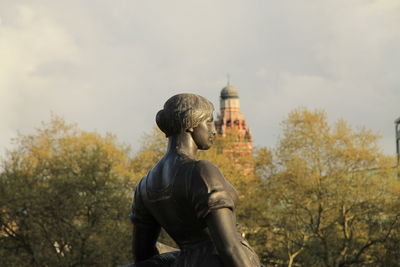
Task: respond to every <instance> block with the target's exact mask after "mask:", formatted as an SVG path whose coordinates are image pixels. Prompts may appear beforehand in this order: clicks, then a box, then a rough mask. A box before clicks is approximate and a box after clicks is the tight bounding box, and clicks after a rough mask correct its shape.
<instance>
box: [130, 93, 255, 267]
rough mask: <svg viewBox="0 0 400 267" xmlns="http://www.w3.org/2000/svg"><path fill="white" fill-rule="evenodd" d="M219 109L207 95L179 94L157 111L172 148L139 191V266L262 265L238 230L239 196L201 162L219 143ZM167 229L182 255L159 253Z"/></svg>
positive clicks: (136, 217) (135, 207)
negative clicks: (216, 111)
mask: <svg viewBox="0 0 400 267" xmlns="http://www.w3.org/2000/svg"><path fill="white" fill-rule="evenodd" d="M213 111H214V107H213V105H212V104H211V102H210V101H208V100H207V99H205V98H204V97H202V96H199V95H194V94H179V95H175V96H173V97H171V98H170V99H168V101H167V102H166V103H165V104H164V109H162V110H160V111H159V112H158V113H157V116H156V121H157V125H158V126H159V128H160V129H161V130H162V131H163V132H164V133H165V135H166V136H167V137H168V149H167V152H166V153H165V155H164V157H163V158H162V159H161V160H160V161H159V162H158V163H157V164H156V165H155V166H154V168H153V169H152V170H151V171H150V172H149V173H148V175H147V176H145V177H144V178H142V179H141V181H140V182H139V184H138V186H137V187H136V190H135V196H134V201H133V205H132V214H131V218H132V221H133V224H134V233H133V254H134V258H135V262H136V265H135V266H173V267H217V266H218V267H222V266H225V267H259V266H260V262H259V259H258V257H257V255H256V254H255V253H254V251H253V250H252V248H251V247H250V246H249V244H248V243H247V241H246V240H244V239H243V238H242V236H241V235H240V234H239V232H238V231H237V229H236V221H235V220H236V216H235V204H236V202H237V199H238V196H237V192H236V191H235V189H234V188H233V187H232V185H230V184H229V182H228V181H227V180H226V179H225V178H224V176H223V175H222V173H221V172H220V171H219V169H218V168H217V167H215V166H214V165H213V164H212V163H211V162H208V161H205V160H197V159H196V152H197V150H198V149H201V150H206V149H209V148H210V147H211V145H212V144H213V141H214V138H215V135H216V131H215V127H214V121H213ZM161 227H162V228H164V229H165V231H166V232H167V233H168V234H169V235H170V236H171V237H172V239H174V241H175V242H176V244H177V245H178V246H179V249H180V251H178V252H171V253H165V254H158V250H157V248H156V241H157V238H158V235H159V233H160V229H161Z"/></svg>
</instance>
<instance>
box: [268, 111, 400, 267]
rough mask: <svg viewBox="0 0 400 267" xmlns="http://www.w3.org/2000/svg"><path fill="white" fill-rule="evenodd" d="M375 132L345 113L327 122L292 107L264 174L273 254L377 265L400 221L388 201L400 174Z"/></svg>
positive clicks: (321, 262) (308, 261) (308, 262)
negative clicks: (268, 170)
mask: <svg viewBox="0 0 400 267" xmlns="http://www.w3.org/2000/svg"><path fill="white" fill-rule="evenodd" d="M377 140H378V136H377V135H375V134H373V133H372V132H371V131H370V130H367V129H365V128H359V129H357V130H354V129H352V127H350V125H349V124H348V123H346V122H345V121H343V120H339V121H338V122H337V123H336V124H334V125H333V126H330V125H329V123H328V122H327V118H326V114H325V112H323V111H315V112H311V111H309V110H307V109H297V110H294V111H293V112H291V113H290V114H289V116H288V118H287V119H286V120H285V121H284V122H283V133H282V137H281V139H280V143H279V146H278V147H277V149H276V153H275V159H274V165H275V167H274V168H275V171H274V172H273V173H272V175H271V176H270V177H269V178H268V179H267V180H266V183H267V190H268V191H267V192H268V197H267V198H266V201H265V203H266V209H268V211H269V212H268V217H269V218H268V220H269V221H270V222H271V229H270V239H269V243H270V245H272V246H273V247H274V249H273V251H272V253H273V255H274V257H276V258H280V259H283V260H285V261H286V262H287V263H288V266H293V264H295V262H298V263H303V265H304V266H332V267H334V266H335V267H336V266H351V265H357V266H379V264H380V260H381V259H379V257H378V254H379V253H384V252H383V250H384V246H383V244H385V243H386V242H387V241H388V240H390V238H392V237H393V233H394V230H395V229H396V227H398V223H399V222H398V213H396V212H395V209H393V205H391V203H393V199H394V197H395V195H394V192H393V190H392V188H393V187H396V186H397V187H398V184H399V182H398V180H397V178H396V177H395V175H394V171H393V168H392V166H393V165H392V164H393V162H392V159H391V158H388V157H386V156H384V155H383V154H382V153H381V152H380V150H379V147H378V145H377ZM303 265H302V266H303Z"/></svg>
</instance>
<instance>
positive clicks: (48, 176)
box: [0, 117, 135, 266]
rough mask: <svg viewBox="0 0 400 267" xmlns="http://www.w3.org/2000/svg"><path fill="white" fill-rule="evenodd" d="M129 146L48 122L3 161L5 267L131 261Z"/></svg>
mask: <svg viewBox="0 0 400 267" xmlns="http://www.w3.org/2000/svg"><path fill="white" fill-rule="evenodd" d="M133 176H134V175H133V173H132V168H131V163H130V159H129V149H128V147H126V146H124V145H121V144H118V143H117V142H116V139H115V137H114V136H112V135H106V136H100V135H99V134H96V133H91V132H85V131H81V130H79V129H78V128H77V127H76V126H74V125H68V124H66V123H65V122H64V121H63V120H62V119H60V118H57V117H53V118H52V120H51V121H50V122H49V123H46V124H43V125H42V127H41V128H40V129H37V130H36V132H35V133H34V134H32V135H20V136H18V137H17V138H16V139H15V141H14V148H13V149H12V150H11V151H9V152H8V153H7V155H6V157H5V158H4V159H3V160H2V163H1V172H0V227H1V232H0V257H1V265H2V266H117V265H122V264H126V263H129V262H131V253H130V248H131V245H130V236H131V223H130V221H129V217H128V215H129V205H130V202H131V192H132V190H133V188H134V184H135V182H134V180H132V177H133Z"/></svg>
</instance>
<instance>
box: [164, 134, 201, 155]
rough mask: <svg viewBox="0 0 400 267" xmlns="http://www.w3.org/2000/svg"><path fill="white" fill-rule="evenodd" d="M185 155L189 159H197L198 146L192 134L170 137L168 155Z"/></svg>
mask: <svg viewBox="0 0 400 267" xmlns="http://www.w3.org/2000/svg"><path fill="white" fill-rule="evenodd" d="M169 153H178V154H184V155H186V156H188V157H189V158H192V159H196V154H197V145H196V143H195V142H194V140H193V138H192V134H191V133H190V132H183V133H180V134H176V135H173V136H170V137H168V148H167V153H166V154H169Z"/></svg>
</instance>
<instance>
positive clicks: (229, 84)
mask: <svg viewBox="0 0 400 267" xmlns="http://www.w3.org/2000/svg"><path fill="white" fill-rule="evenodd" d="M226 77H227V79H228V85H227V87H229V86H231V75H230V74H229V73H228V74H227V75H226Z"/></svg>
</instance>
